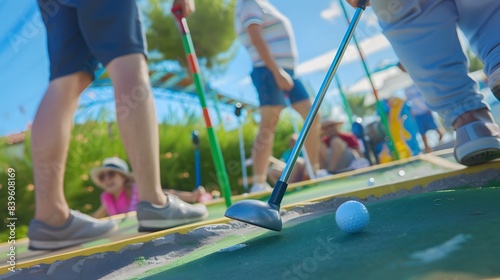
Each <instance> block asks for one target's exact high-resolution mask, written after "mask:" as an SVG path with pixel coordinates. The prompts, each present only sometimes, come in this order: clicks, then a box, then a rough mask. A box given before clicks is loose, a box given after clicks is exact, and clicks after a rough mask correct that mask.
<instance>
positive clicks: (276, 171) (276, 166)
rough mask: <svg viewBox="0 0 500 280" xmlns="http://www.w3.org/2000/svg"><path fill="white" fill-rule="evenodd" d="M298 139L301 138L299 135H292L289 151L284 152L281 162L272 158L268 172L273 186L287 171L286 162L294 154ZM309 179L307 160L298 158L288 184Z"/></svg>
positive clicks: (268, 177)
mask: <svg viewBox="0 0 500 280" xmlns="http://www.w3.org/2000/svg"><path fill="white" fill-rule="evenodd" d="M298 137H299V135H298V134H292V135H291V136H290V140H289V142H288V149H287V150H285V151H284V152H283V154H282V155H281V157H280V159H279V160H277V159H276V158H270V161H271V163H272V164H271V166H270V167H269V170H268V172H267V179H268V180H269V181H270V182H271V183H272V184H273V185H274V184H276V182H277V181H278V180H279V178H280V177H281V173H282V172H283V170H284V169H285V165H286V162H287V161H288V158H289V157H290V155H291V154H292V150H293V147H294V146H295V143H296V142H297V139H298ZM308 178H309V176H308V174H307V172H306V163H305V160H304V158H302V157H300V156H299V158H297V161H296V162H295V165H294V167H293V170H292V174H291V175H290V178H289V180H288V183H295V182H300V181H303V180H307V179H308Z"/></svg>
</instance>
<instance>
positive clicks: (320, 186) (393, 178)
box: [0, 160, 450, 261]
mask: <svg viewBox="0 0 500 280" xmlns="http://www.w3.org/2000/svg"><path fill="white" fill-rule="evenodd" d="M401 171H403V172H401ZM447 171H450V169H448V168H445V167H442V166H439V165H436V164H432V163H429V162H427V161H424V160H413V161H409V162H406V163H401V164H398V165H393V166H388V167H384V168H380V169H376V170H372V169H367V171H366V172H363V173H360V174H357V175H353V176H349V177H344V178H338V179H335V180H329V181H324V182H321V183H311V184H310V185H307V186H304V187H302V188H297V189H293V188H290V190H289V191H287V193H286V195H285V197H284V199H283V202H282V205H287V204H292V203H298V202H302V201H305V200H309V199H315V198H319V197H323V196H329V195H335V194H341V193H345V192H349V191H352V190H355V189H359V188H360V187H368V186H369V185H368V180H369V179H370V178H373V179H374V185H384V184H390V183H397V182H401V181H406V180H411V179H415V178H420V177H422V175H423V174H425V175H426V176H429V175H433V174H439V173H444V172H447ZM259 199H260V200H262V201H267V200H268V199H269V195H264V196H261V197H260V198H259ZM226 209H227V207H226V205H225V204H224V203H216V204H212V205H209V206H208V210H209V216H208V218H207V220H213V219H218V218H221V217H223V216H224V212H225V211H226ZM118 223H119V230H118V232H117V233H116V234H115V235H113V236H111V237H107V238H101V239H98V240H94V241H91V242H87V243H84V244H82V245H80V246H77V247H78V248H80V249H83V248H91V247H95V246H101V245H105V244H108V243H110V242H113V241H116V240H120V239H124V238H128V237H133V236H137V235H140V233H138V232H137V228H138V226H137V220H136V217H135V215H131V216H129V217H126V218H125V219H121V220H118ZM7 248H8V247H5V249H4V248H3V247H1V246H0V252H3V251H4V250H5V251H7ZM16 251H17V257H18V260H20V261H24V260H29V259H33V258H35V257H41V256H48V255H49V254H50V255H54V254H55V253H56V252H47V251H29V250H28V241H27V240H26V239H25V240H24V241H19V242H18V243H17V244H16ZM5 260H7V256H6V255H2V256H0V261H5Z"/></svg>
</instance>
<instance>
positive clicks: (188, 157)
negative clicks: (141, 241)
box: [0, 115, 293, 242]
mask: <svg viewBox="0 0 500 280" xmlns="http://www.w3.org/2000/svg"><path fill="white" fill-rule="evenodd" d="M247 120H248V121H247V122H245V123H244V125H243V134H244V143H245V156H246V158H249V157H250V156H251V146H252V142H253V140H254V137H255V134H256V132H257V129H258V127H257V124H255V123H254V122H252V121H251V120H250V119H247ZM194 123H195V124H194V125H191V126H185V125H184V126H182V125H169V124H160V125H159V132H160V133H159V134H160V168H161V182H162V185H163V186H164V187H165V188H175V189H178V190H186V191H191V190H193V189H194V187H195V182H196V180H195V167H194V161H195V159H194V146H193V144H192V142H191V133H192V131H193V130H198V131H199V133H200V156H201V179H202V184H203V185H204V186H205V187H206V188H207V190H208V191H212V190H218V189H219V186H218V182H217V176H216V172H215V168H214V165H213V161H212V156H211V152H210V146H209V141H208V135H207V130H206V128H205V127H204V122H203V121H202V120H198V121H195V122H194ZM215 132H216V135H217V138H218V140H219V144H220V147H221V150H222V154H223V158H224V162H225V164H226V170H227V173H228V177H229V181H230V185H231V189H232V192H233V194H240V193H242V192H243V187H242V186H241V185H238V182H239V181H241V180H240V179H241V177H242V173H241V159H240V149H239V141H238V139H239V137H238V130H233V131H229V132H226V131H224V130H223V129H218V130H217V129H216V130H215ZM292 132H293V131H292V126H291V122H290V118H289V115H285V116H283V117H282V118H281V120H280V121H279V123H278V128H277V131H276V137H275V145H274V148H273V154H274V156H276V157H279V155H281V153H282V152H283V151H284V150H285V149H287V145H288V136H289V135H290V134H291V133H292ZM29 137H30V135H29V132H28V133H27V137H26V141H25V142H24V150H23V155H22V156H21V157H14V156H12V155H11V154H9V152H8V149H7V145H6V143H5V139H3V140H2V139H0V141H3V142H0V185H1V187H0V193H1V195H0V205H3V206H2V207H1V209H0V213H1V215H2V217H8V216H7V214H8V213H7V197H8V195H7V182H8V179H7V178H8V177H7V176H8V174H7V170H8V168H13V169H14V170H15V173H16V195H15V198H16V217H17V223H16V234H17V238H21V237H24V236H26V229H27V224H28V223H29V221H30V220H31V219H32V218H33V214H34V209H35V206H34V201H35V200H34V191H33V189H34V186H33V184H34V182H33V170H32V164H31V157H30V146H29V143H30V140H29ZM110 156H118V157H121V158H123V159H125V160H127V161H128V159H127V157H126V153H125V150H124V148H123V145H122V144H121V141H120V138H119V135H118V129H117V125H116V123H106V122H95V121H91V122H87V123H84V124H79V125H75V127H74V129H73V133H72V137H71V143H70V152H69V154H68V160H67V166H66V174H65V178H64V185H65V194H66V198H67V200H68V204H69V206H70V207H71V208H73V209H76V210H80V211H81V212H85V213H91V212H93V211H94V210H95V209H96V208H97V207H98V206H99V204H100V202H99V195H100V193H101V190H100V189H99V188H98V187H96V186H95V185H94V184H93V183H92V181H91V180H90V178H89V171H90V170H91V169H92V168H94V167H96V166H99V165H100V164H101V161H102V160H103V159H104V158H106V157H110ZM251 173H252V170H251V168H248V175H249V176H251ZM5 222H6V223H7V219H6V218H5ZM7 234H8V231H7V228H5V227H2V228H1V229H0V241H2V242H3V241H5V240H7V236H8V235H7Z"/></svg>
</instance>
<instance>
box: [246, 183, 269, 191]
mask: <svg viewBox="0 0 500 280" xmlns="http://www.w3.org/2000/svg"><path fill="white" fill-rule="evenodd" d="M272 189H273V188H271V186H270V185H269V184H268V183H255V184H253V185H252V187H251V188H250V193H254V192H264V191H271V190H272Z"/></svg>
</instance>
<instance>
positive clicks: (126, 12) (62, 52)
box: [38, 0, 147, 80]
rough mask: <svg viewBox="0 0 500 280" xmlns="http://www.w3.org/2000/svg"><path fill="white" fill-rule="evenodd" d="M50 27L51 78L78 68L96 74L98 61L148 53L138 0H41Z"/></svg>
mask: <svg viewBox="0 0 500 280" xmlns="http://www.w3.org/2000/svg"><path fill="white" fill-rule="evenodd" d="M38 5H39V7H40V12H41V14H42V18H43V22H44V23H45V27H46V28H47V46H48V52H49V59H50V80H53V79H56V78H59V77H62V76H65V75H69V74H73V73H76V72H79V71H84V72H86V73H89V74H90V75H91V76H92V77H94V71H95V70H96V69H97V67H98V64H99V63H102V64H103V65H104V66H106V65H107V64H108V63H109V62H110V61H111V60H113V59H114V58H117V57H120V56H123V55H127V54H132V53H143V54H144V55H146V54H147V46H146V39H145V33H144V29H143V27H142V23H141V13H140V11H139V9H138V7H137V3H136V0H38Z"/></svg>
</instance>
